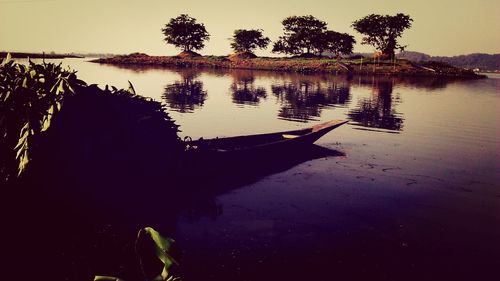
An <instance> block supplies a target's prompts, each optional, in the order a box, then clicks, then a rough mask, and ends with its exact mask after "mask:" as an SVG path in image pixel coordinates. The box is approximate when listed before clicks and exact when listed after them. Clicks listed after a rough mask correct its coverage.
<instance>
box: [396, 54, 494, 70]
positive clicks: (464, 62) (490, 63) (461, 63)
mask: <svg viewBox="0 0 500 281" xmlns="http://www.w3.org/2000/svg"><path fill="white" fill-rule="evenodd" d="M397 57H398V58H401V59H407V60H410V61H417V62H418V61H440V62H445V63H449V64H451V65H453V66H457V67H463V68H469V69H475V68H479V69H480V70H482V71H495V70H497V71H500V54H494V55H490V54H470V55H461V56H454V57H439V56H430V55H428V54H424V53H419V52H412V51H405V52H401V53H399V54H398V55H397Z"/></svg>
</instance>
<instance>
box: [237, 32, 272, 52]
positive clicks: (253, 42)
mask: <svg viewBox="0 0 500 281" xmlns="http://www.w3.org/2000/svg"><path fill="white" fill-rule="evenodd" d="M270 42H271V40H270V39H269V38H268V37H264V35H262V30H261V29H250V30H246V29H237V30H235V31H234V34H233V38H231V48H233V50H235V51H236V52H249V53H253V51H254V50H255V49H257V48H260V49H265V48H266V47H267V45H269V43H270Z"/></svg>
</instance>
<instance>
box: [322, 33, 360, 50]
mask: <svg viewBox="0 0 500 281" xmlns="http://www.w3.org/2000/svg"><path fill="white" fill-rule="evenodd" d="M320 41H321V42H320V43H318V46H319V49H320V53H322V52H323V51H327V52H330V53H333V54H334V55H336V56H340V55H341V54H343V55H348V54H351V53H352V50H353V48H354V44H356V39H354V36H352V35H349V34H347V33H340V32H336V31H332V30H327V31H325V32H324V33H323V34H322V36H321V39H320Z"/></svg>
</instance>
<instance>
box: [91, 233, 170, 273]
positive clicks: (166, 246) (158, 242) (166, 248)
mask: <svg viewBox="0 0 500 281" xmlns="http://www.w3.org/2000/svg"><path fill="white" fill-rule="evenodd" d="M173 243H174V240H172V239H170V238H166V237H163V236H161V235H160V233H159V232H158V231H156V230H154V229H153V228H152V227H145V228H143V229H141V230H139V233H138V234H137V239H136V241H135V252H136V254H137V257H138V259H139V264H140V267H141V272H142V275H143V277H144V278H145V279H146V280H152V281H175V280H180V277H175V276H174V275H173V274H171V273H170V271H169V269H170V268H171V267H172V266H173V265H178V263H177V261H176V260H175V259H174V258H173V257H172V256H171V254H170V252H171V248H172V244H173ZM94 281H123V279H120V278H117V277H112V276H96V277H95V278H94Z"/></svg>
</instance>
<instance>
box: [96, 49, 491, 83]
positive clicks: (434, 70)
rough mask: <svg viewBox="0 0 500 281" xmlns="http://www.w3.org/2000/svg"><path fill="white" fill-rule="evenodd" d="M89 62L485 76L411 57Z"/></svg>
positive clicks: (118, 59)
mask: <svg viewBox="0 0 500 281" xmlns="http://www.w3.org/2000/svg"><path fill="white" fill-rule="evenodd" d="M90 62H94V63H101V64H112V65H113V64H114V65H144V66H164V67H193V68H219V69H220V68H225V69H246V70H269V71H278V72H295V73H305V74H308V73H317V74H324V73H328V74H348V75H385V76H415V77H447V78H461V79H478V78H486V76H485V75H481V74H477V73H475V72H473V71H472V70H467V69H463V68H458V67H454V66H451V65H446V64H437V63H433V62H429V65H419V64H416V63H414V62H411V61H408V60H397V61H396V63H393V62H390V61H379V62H375V63H374V62H373V60H372V59H367V60H361V59H340V60H337V59H333V58H271V57H259V58H251V59H240V58H229V57H227V56H200V57H191V58H180V57H178V56H149V55H146V54H141V53H134V54H130V55H121V56H115V57H110V58H99V59H95V60H91V61H90Z"/></svg>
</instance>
